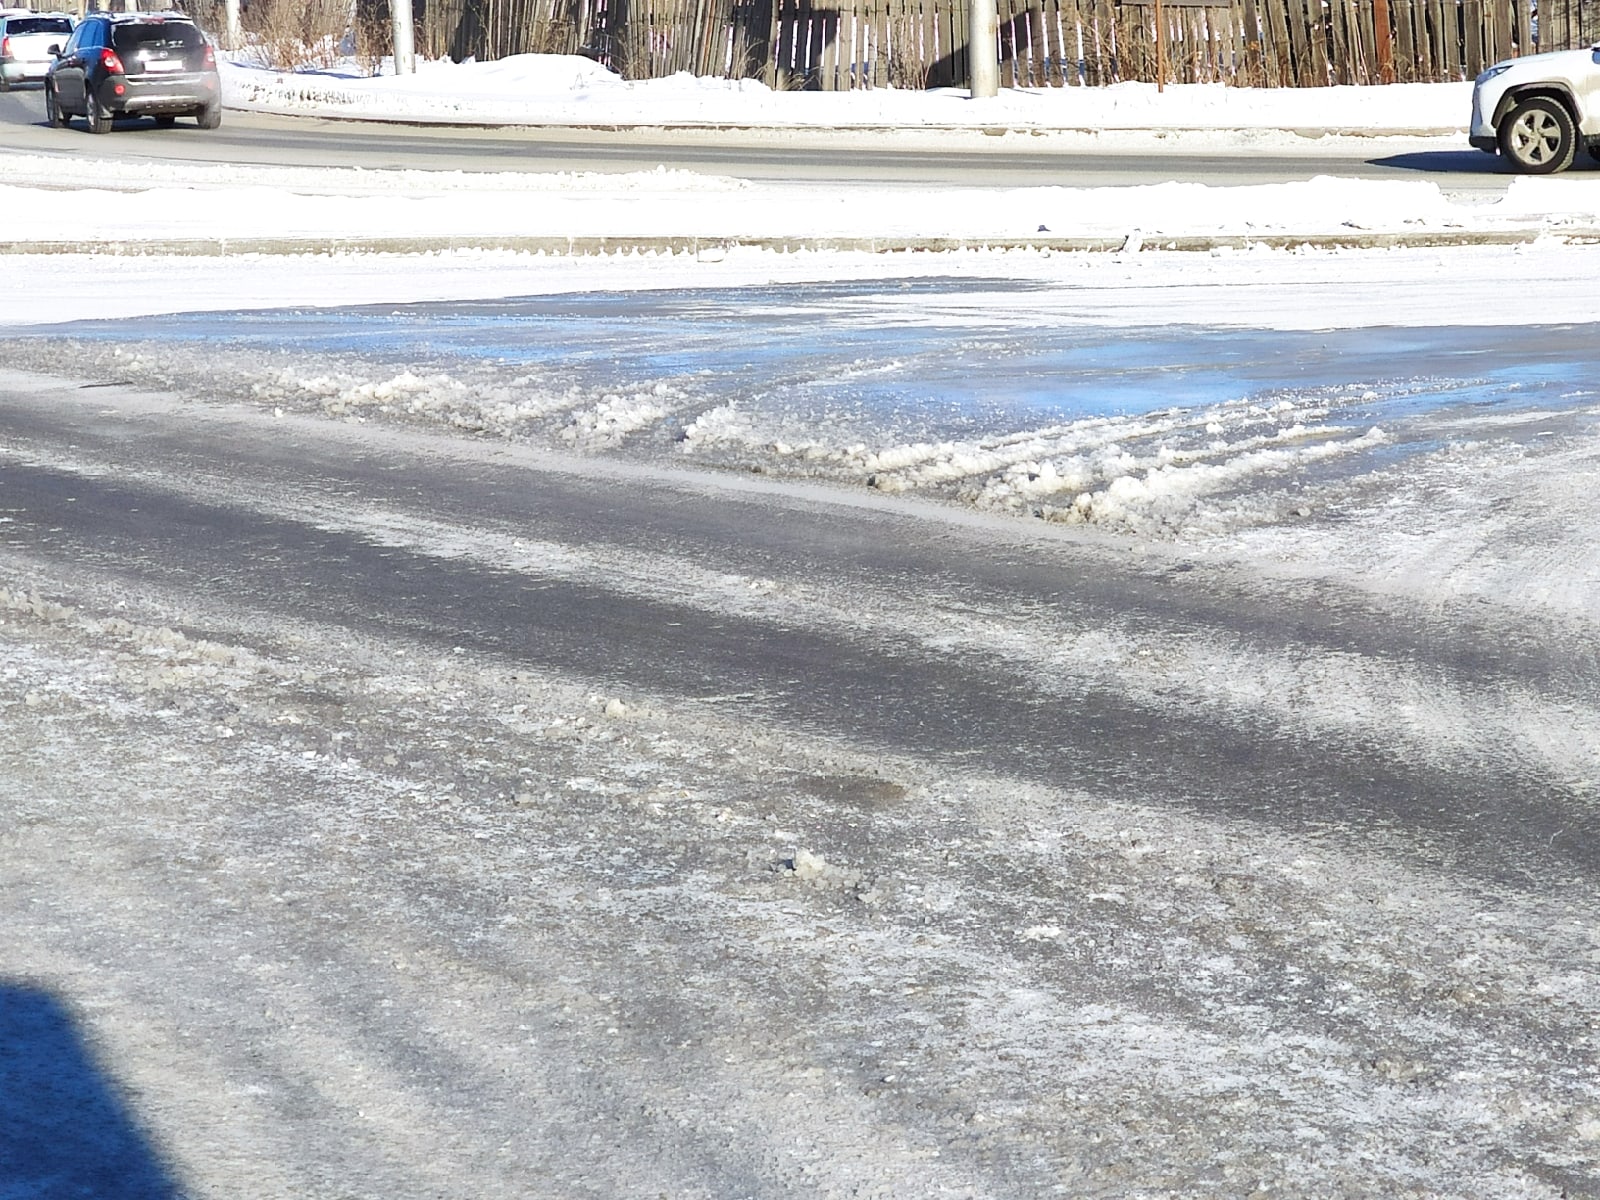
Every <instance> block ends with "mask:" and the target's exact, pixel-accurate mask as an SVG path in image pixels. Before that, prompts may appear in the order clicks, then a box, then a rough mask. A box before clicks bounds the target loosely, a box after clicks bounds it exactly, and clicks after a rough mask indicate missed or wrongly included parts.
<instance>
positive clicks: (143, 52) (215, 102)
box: [44, 13, 222, 133]
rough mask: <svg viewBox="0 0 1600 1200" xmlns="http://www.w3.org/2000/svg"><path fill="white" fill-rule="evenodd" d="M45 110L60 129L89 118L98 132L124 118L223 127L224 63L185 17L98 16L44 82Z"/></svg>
mask: <svg viewBox="0 0 1600 1200" xmlns="http://www.w3.org/2000/svg"><path fill="white" fill-rule="evenodd" d="M44 111H45V117H46V119H47V120H48V121H49V122H50V124H51V125H52V126H53V127H55V128H57V129H59V128H60V127H61V126H63V125H65V124H66V123H67V120H68V119H69V118H71V117H77V116H81V117H83V118H84V120H85V121H86V122H88V125H89V132H90V133H109V132H111V122H112V121H113V120H114V119H115V118H117V117H123V116H128V117H137V116H153V117H154V118H155V119H156V124H158V125H171V124H172V123H173V122H174V121H175V120H177V119H178V118H179V117H194V118H195V119H196V120H197V121H198V122H199V123H200V128H202V129H215V128H216V127H217V126H218V125H220V124H222V84H221V81H220V80H219V79H218V77H217V59H216V54H215V53H214V52H213V51H212V49H211V45H210V43H208V42H207V41H206V39H205V35H204V34H202V33H201V32H200V27H199V26H198V25H196V24H195V23H194V22H193V21H192V20H190V19H189V18H188V17H186V16H183V15H182V14H181V13H90V14H89V15H88V16H87V17H85V18H84V19H83V20H82V21H81V22H79V24H78V27H77V28H76V29H74V30H73V31H72V36H71V37H70V38H68V39H67V42H66V45H64V46H62V47H61V53H60V57H58V58H57V59H56V61H55V63H54V64H53V65H52V66H51V68H50V72H49V74H48V75H46V76H45V81H44Z"/></svg>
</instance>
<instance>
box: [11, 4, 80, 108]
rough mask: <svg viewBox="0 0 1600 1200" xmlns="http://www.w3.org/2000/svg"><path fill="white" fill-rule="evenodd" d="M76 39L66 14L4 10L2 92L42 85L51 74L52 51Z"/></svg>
mask: <svg viewBox="0 0 1600 1200" xmlns="http://www.w3.org/2000/svg"><path fill="white" fill-rule="evenodd" d="M71 36H72V18H71V17H69V16H67V14H66V13H34V12H25V11H18V10H16V9H11V10H0V92H9V91H10V90H11V89H12V88H13V87H14V86H16V85H17V84H19V83H38V82H40V81H41V80H43V79H44V77H45V72H47V71H49V70H50V63H51V56H50V48H51V47H52V46H53V47H55V48H56V49H58V50H59V49H60V48H61V47H62V46H63V45H65V44H66V41H67V39H68V38H69V37H71Z"/></svg>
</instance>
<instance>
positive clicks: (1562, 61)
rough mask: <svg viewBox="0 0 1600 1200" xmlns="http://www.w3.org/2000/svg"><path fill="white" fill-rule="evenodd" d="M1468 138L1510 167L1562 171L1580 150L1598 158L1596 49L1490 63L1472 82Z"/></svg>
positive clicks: (1599, 56)
mask: <svg viewBox="0 0 1600 1200" xmlns="http://www.w3.org/2000/svg"><path fill="white" fill-rule="evenodd" d="M1468 140H1469V141H1470V142H1471V143H1472V144H1473V145H1474V146H1476V147H1477V148H1478V149H1479V150H1484V151H1487V152H1488V153H1490V154H1493V153H1494V152H1495V151H1496V150H1498V151H1499V152H1500V154H1501V156H1502V157H1503V158H1504V159H1505V160H1506V162H1507V163H1509V164H1510V165H1511V169H1512V170H1514V171H1520V172H1522V173H1523V174H1525V175H1548V174H1550V173H1552V172H1554V171H1565V170H1566V169H1567V168H1568V167H1570V166H1571V165H1572V161H1573V159H1574V158H1576V157H1577V154H1578V151H1579V150H1586V151H1588V153H1589V155H1590V157H1592V158H1600V48H1591V49H1588V50H1553V51H1551V52H1549V53H1547V54H1530V55H1528V56H1527V57H1526V58H1513V59H1508V60H1507V61H1506V62H1499V63H1495V65H1494V66H1492V67H1490V68H1489V69H1488V70H1487V71H1485V72H1484V73H1483V74H1482V75H1479V76H1478V78H1477V79H1476V81H1474V83H1473V85H1472V127H1471V131H1470V133H1469V135H1468Z"/></svg>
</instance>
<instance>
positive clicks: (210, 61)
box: [205, 42, 217, 67]
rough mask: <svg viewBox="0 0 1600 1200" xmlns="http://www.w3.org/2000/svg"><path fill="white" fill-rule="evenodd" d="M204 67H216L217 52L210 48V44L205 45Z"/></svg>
mask: <svg viewBox="0 0 1600 1200" xmlns="http://www.w3.org/2000/svg"><path fill="white" fill-rule="evenodd" d="M205 65H206V66H207V67H214V66H216V65H217V52H216V51H215V50H213V49H212V48H211V43H210V42H207V43H206V61H205Z"/></svg>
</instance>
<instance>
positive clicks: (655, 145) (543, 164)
mask: <svg viewBox="0 0 1600 1200" xmlns="http://www.w3.org/2000/svg"><path fill="white" fill-rule="evenodd" d="M0 129H3V130H4V131H5V141H6V144H7V146H9V147H10V148H12V149H13V150H16V151H21V152H25V153H32V154H38V153H46V154H57V155H61V154H74V153H81V152H82V151H83V149H84V130H83V129H82V127H81V123H80V124H78V125H74V126H73V127H72V128H70V129H65V130H55V129H50V128H48V127H46V126H45V124H44V100H43V93H41V92H39V91H14V92H9V93H5V94H3V95H0ZM94 149H95V151H96V152H97V153H99V154H107V153H114V154H116V155H117V156H118V157H119V158H123V159H128V160H132V161H141V160H143V161H151V162H157V163H160V162H173V161H176V162H202V163H248V164H254V165H265V166H277V167H360V168H364V169H366V170H396V169H403V170H425V171H509V172H517V173H541V174H552V173H555V172H561V171H567V172H574V171H592V172H599V173H619V172H632V171H652V170H654V169H656V168H657V167H658V166H664V167H666V168H668V169H670V170H682V171H694V172H698V173H702V174H708V175H718V176H727V177H731V178H737V179H748V180H755V181H760V182H769V183H804V182H826V183H834V184H840V185H859V184H875V185H880V186H890V187H928V186H931V185H937V186H939V187H941V188H955V189H971V188H995V187H1048V186H1055V187H1125V186H1137V185H1149V184H1156V183H1163V182H1165V181H1167V180H1172V179H1181V180H1184V181H1186V182H1190V183H1200V184H1207V185H1210V186H1218V187H1230V186H1244V185H1258V184H1269V183H1285V182H1290V181H1293V180H1306V179H1311V178H1313V177H1315V176H1318V175H1337V176H1340V177H1344V178H1352V179H1374V180H1377V179H1386V180H1423V181H1428V182H1433V183H1437V184H1438V185H1439V186H1440V187H1441V188H1443V189H1444V190H1445V191H1446V192H1447V194H1450V195H1462V196H1474V197H1479V198H1489V197H1494V196H1500V195H1503V194H1504V193H1505V191H1506V188H1507V187H1508V185H1509V184H1510V182H1511V180H1512V178H1513V176H1511V175H1510V174H1509V173H1507V172H1505V171H1503V170H1501V169H1500V168H1499V165H1498V164H1497V162H1496V161H1495V160H1494V159H1493V158H1490V157H1486V156H1485V155H1483V154H1480V153H1478V152H1477V151H1476V150H1472V149H1469V148H1467V147H1465V146H1460V145H1456V144H1452V143H1449V142H1446V143H1443V144H1441V142H1440V140H1439V139H1436V138H1435V139H1427V138H1418V137H1414V138H1404V137H1388V138H1364V139H1363V138H1355V139H1345V140H1343V141H1339V140H1336V139H1328V138H1316V137H1308V138H1306V139H1304V144H1303V145H1301V146H1298V147H1296V146H1294V145H1282V146H1273V147H1269V148H1262V147H1259V146H1255V147H1251V146H1245V147H1239V146H1231V147H1230V146H1213V147H1206V146H1204V145H1202V144H1199V143H1194V144H1190V145H1184V144H1182V143H1181V142H1180V143H1179V144H1178V145H1172V144H1166V143H1164V142H1162V143H1149V144H1146V145H1144V146H1128V145H1117V144H1111V145H1102V144H1100V143H1099V142H1098V141H1097V140H1094V139H1089V138H1087V137H1086V136H1084V135H1079V136H1077V137H1073V136H1070V135H1061V136H1055V137H1052V136H1043V135H1034V136H1029V137H1022V136H1019V137H1014V138H1006V139H999V138H995V137H990V136H985V135H983V134H981V133H973V134H970V135H965V136H963V135H959V134H950V133H944V134H941V135H940V136H938V137H937V138H933V137H924V138H921V139H918V138H917V137H916V136H915V135H910V136H908V135H906V134H903V133H900V134H891V133H881V134H878V135H874V134H873V133H871V132H858V133H845V132H840V131H796V130H786V131H777V132H765V133H764V132H761V131H750V130H734V131H721V130H716V129H709V130H701V131H694V130H676V131H659V130H628V129H604V128H603V129H561V128H547V129H516V128H509V129H508V128H496V129H482V128H474V127H470V126H468V127H446V128H434V129H430V128H426V127H421V128H419V127H415V126H385V125H374V124H366V125H352V124H350V123H347V122H340V121H330V120H316V119H308V118H291V117H278V116H270V115H265V114H260V113H240V112H230V113H229V115H228V119H227V122H226V124H225V125H224V126H223V128H222V129H220V130H218V131H215V132H201V131H199V130H196V129H192V128H187V127H179V128H176V129H171V130H165V129H156V128H155V127H154V126H153V125H152V124H151V123H149V122H147V121H146V122H139V121H133V122H127V123H125V124H124V125H120V126H119V127H118V129H117V132H116V136H115V137H114V138H112V139H110V140H109V142H107V143H98V142H97V143H96V144H95V146H94ZM1587 173H1588V172H1587V169H1586V168H1584V169H1581V170H1580V171H1579V172H1578V173H1577V174H1575V175H1574V178H1579V177H1581V176H1582V175H1584V174H1587Z"/></svg>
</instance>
